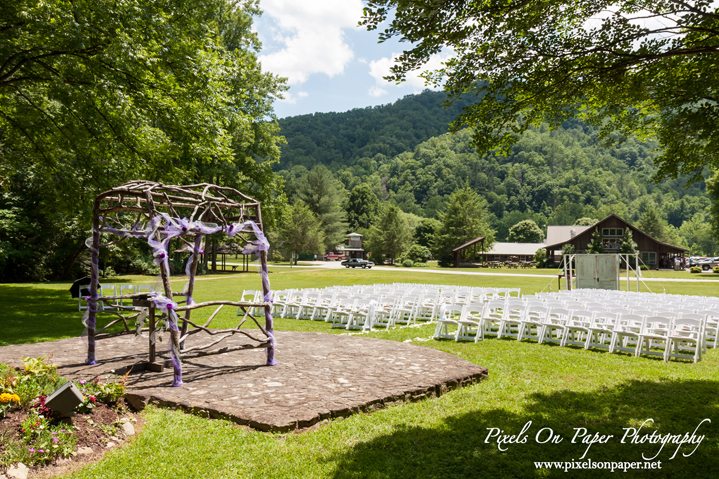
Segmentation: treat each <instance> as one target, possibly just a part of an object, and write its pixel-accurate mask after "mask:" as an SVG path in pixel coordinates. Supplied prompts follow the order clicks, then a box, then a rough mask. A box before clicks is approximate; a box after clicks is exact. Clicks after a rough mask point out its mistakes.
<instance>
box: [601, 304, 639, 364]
mask: <svg viewBox="0 0 719 479" xmlns="http://www.w3.org/2000/svg"><path fill="white" fill-rule="evenodd" d="M643 321H644V318H643V317H641V316H639V315H636V314H620V315H619V317H618V318H617V321H616V323H615V325H614V331H612V342H611V344H610V345H609V352H610V353H613V352H615V351H623V352H625V353H633V354H634V355H635V356H636V355H637V352H638V350H639V334H640V333H641V330H642V322H643Z"/></svg>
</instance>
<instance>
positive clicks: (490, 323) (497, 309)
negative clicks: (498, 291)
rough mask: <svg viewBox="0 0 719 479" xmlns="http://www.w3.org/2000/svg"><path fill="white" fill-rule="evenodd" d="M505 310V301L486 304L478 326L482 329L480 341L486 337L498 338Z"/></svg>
mask: <svg viewBox="0 0 719 479" xmlns="http://www.w3.org/2000/svg"><path fill="white" fill-rule="evenodd" d="M505 308H506V307H505V301H504V300H503V299H493V300H490V301H489V302H488V303H487V306H486V307H485V308H484V312H483V313H482V321H481V322H480V325H479V326H480V328H481V329H482V332H481V335H482V336H481V338H482V339H484V338H485V337H487V336H499V331H500V327H501V325H502V320H503V319H504V310H505Z"/></svg>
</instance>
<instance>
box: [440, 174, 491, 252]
mask: <svg viewBox="0 0 719 479" xmlns="http://www.w3.org/2000/svg"><path fill="white" fill-rule="evenodd" d="M488 216H489V212H488V211H487V202H486V201H484V199H482V198H480V196H479V195H478V194H477V192H476V191H474V190H473V189H471V188H470V187H469V186H464V187H463V188H460V189H458V190H456V191H455V192H454V193H452V195H451V196H450V197H449V204H448V205H447V209H446V210H445V211H444V212H443V213H441V214H440V222H441V225H440V227H439V230H438V231H437V233H436V234H435V235H434V239H433V241H432V249H433V253H434V257H435V258H437V259H439V261H440V264H442V265H449V264H451V262H452V250H453V249H454V248H456V247H457V246H461V245H463V244H464V243H466V242H468V241H471V240H473V239H475V238H477V237H479V236H484V237H485V240H484V247H485V249H486V250H490V249H491V248H492V246H493V245H494V230H493V229H492V228H490V226H489V223H488Z"/></svg>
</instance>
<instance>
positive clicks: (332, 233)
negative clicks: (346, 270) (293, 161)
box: [297, 165, 347, 250]
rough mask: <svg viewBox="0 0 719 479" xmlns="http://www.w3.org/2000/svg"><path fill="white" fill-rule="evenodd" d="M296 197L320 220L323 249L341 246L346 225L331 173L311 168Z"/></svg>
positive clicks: (319, 166)
mask: <svg viewBox="0 0 719 479" xmlns="http://www.w3.org/2000/svg"><path fill="white" fill-rule="evenodd" d="M297 196H298V197H299V198H300V199H301V200H302V201H304V202H305V203H306V204H307V206H308V207H309V209H310V210H311V211H312V212H313V213H314V214H315V215H316V216H317V219H319V220H320V223H321V224H322V232H323V233H324V237H325V240H324V246H325V249H326V250H334V249H335V246H337V245H338V244H342V243H343V242H344V240H345V234H346V233H347V223H345V213H344V211H343V210H342V208H341V206H340V205H341V204H342V195H341V193H340V189H339V187H338V184H337V180H335V178H334V176H332V172H330V170H328V169H327V167H325V166H323V165H317V166H315V167H314V168H312V170H310V171H309V173H307V176H306V177H305V178H304V181H303V182H302V183H300V185H299V188H298V191H297Z"/></svg>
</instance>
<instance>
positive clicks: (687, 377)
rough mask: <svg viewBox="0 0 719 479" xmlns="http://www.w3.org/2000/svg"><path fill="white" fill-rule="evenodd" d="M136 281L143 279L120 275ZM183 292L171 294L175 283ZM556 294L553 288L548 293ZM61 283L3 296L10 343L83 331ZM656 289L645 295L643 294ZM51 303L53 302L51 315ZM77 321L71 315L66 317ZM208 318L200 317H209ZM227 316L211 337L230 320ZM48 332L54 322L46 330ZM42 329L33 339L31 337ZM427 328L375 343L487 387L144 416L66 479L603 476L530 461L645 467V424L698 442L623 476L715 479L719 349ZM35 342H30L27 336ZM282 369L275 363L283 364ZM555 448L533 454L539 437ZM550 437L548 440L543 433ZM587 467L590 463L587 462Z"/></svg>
mask: <svg viewBox="0 0 719 479" xmlns="http://www.w3.org/2000/svg"><path fill="white" fill-rule="evenodd" d="M125 279H126V280H128V281H129V280H133V281H137V280H138V279H139V278H125ZM271 280H272V285H273V287H274V288H286V287H292V286H297V287H310V286H316V287H322V286H326V285H329V284H356V283H363V284H371V283H378V282H381V283H385V282H425V283H445V284H461V285H464V284H467V285H475V286H507V287H508V286H519V287H521V288H522V291H523V292H525V293H531V292H534V291H539V290H541V289H542V288H544V287H545V286H546V285H547V282H548V278H545V277H541V278H501V277H488V276H456V275H455V276H452V275H438V274H425V275H422V274H421V272H419V271H418V272H416V273H415V272H412V273H403V272H399V271H395V272H392V273H389V272H383V271H375V270H371V271H359V270H358V271H345V270H338V271H300V270H294V271H292V272H290V271H287V272H285V271H282V272H275V273H273V274H271ZM181 284H182V283H180V285H181ZM555 284H556V283H555ZM67 286H68V285H15V286H5V285H3V286H0V301H2V304H4V305H8V306H10V308H7V307H6V308H5V312H4V320H3V324H4V325H8V326H12V327H10V328H5V329H6V331H9V332H10V333H11V335H10V336H6V335H5V334H3V336H2V341H4V342H5V343H6V344H8V343H19V342H29V341H31V340H32V341H38V340H49V339H57V338H60V337H67V336H73V335H77V334H79V332H80V331H81V329H82V328H81V326H80V325H79V313H78V312H77V311H76V306H75V303H73V302H71V301H70V300H69V299H67V297H68V296H69V295H68V294H67V293H66V291H65V289H66V288H67ZM257 286H259V277H258V276H257V275H247V274H245V275H234V276H226V277H223V278H222V279H220V280H218V279H210V278H206V279H203V281H199V282H198V291H197V295H196V299H198V300H204V299H210V298H228V297H232V296H233V294H236V292H237V291H238V290H240V289H250V288H254V287H257ZM651 286H652V287H653V286H654V284H652V285H651ZM670 286H671V288H672V291H671V292H677V293H685V294H706V295H717V294H719V288H717V287H716V286H712V285H711V284H702V283H671V285H670ZM47 303H50V304H47ZM73 310H74V311H73ZM207 314H209V312H208V313H207ZM234 314H235V312H234V311H229V310H228V311H224V312H223V315H222V316H221V317H220V318H219V320H220V321H219V324H217V326H226V325H230V324H231V323H232V321H235V320H236V316H234ZM45 323H49V324H45ZM276 328H277V329H286V330H311V331H326V332H334V333H339V332H341V331H340V330H335V331H330V329H329V326H328V325H327V324H326V323H322V322H309V321H296V320H290V319H285V320H277V321H276ZM38 331H41V332H38ZM432 332H433V326H432V325H424V326H422V327H418V328H401V329H396V330H391V331H380V332H376V333H372V335H373V336H374V337H377V338H382V339H389V340H395V341H404V340H407V339H412V340H413V341H414V342H415V343H416V344H418V345H421V346H425V347H433V348H436V349H440V350H443V351H446V352H448V353H451V354H454V355H457V356H459V357H462V358H464V359H467V360H469V361H471V362H474V363H476V364H480V365H483V366H486V367H487V368H489V372H490V376H489V379H488V380H486V381H483V382H482V383H480V384H477V385H474V386H471V387H467V388H463V389H461V390H456V391H452V392H450V393H449V394H446V395H445V396H443V397H441V398H438V399H430V400H424V401H420V402H418V403H413V404H405V405H400V406H395V407H391V408H388V409H386V410H383V411H378V412H375V413H372V414H359V415H356V416H353V417H350V418H347V419H343V420H334V421H330V422H328V423H327V424H324V425H322V426H321V427H318V428H316V429H314V430H312V431H308V432H304V433H301V434H265V433H259V432H254V431H247V430H245V429H243V428H240V427H238V426H235V425H233V424H231V423H229V422H226V421H219V420H207V419H203V418H200V417H196V416H192V415H188V414H184V413H180V412H177V411H172V410H167V409H160V408H149V409H148V410H147V411H146V413H145V419H146V421H147V423H146V425H145V428H144V430H143V431H142V433H141V434H140V435H139V436H138V437H137V438H135V439H134V440H133V441H132V442H131V443H130V444H128V445H127V446H126V447H124V448H123V449H121V450H115V451H112V452H111V453H109V454H108V455H107V456H106V457H105V458H104V459H103V460H102V461H100V462H99V463H97V464H94V465H89V466H86V467H84V468H82V469H80V470H79V471H77V472H76V473H74V474H72V475H71V476H70V477H73V478H125V477H127V478H136V477H143V478H145V477H147V478H150V477H152V478H206V477H213V478H231V477H239V478H245V477H282V478H295V477H296V478H305V477H309V478H314V477H317V478H324V477H332V478H398V479H399V478H414V477H417V478H450V477H458V478H465V477H466V478H475V477H487V478H495V477H501V478H504V477H507V478H510V477H513V478H525V477H527V478H529V477H566V476H567V475H571V476H572V477H582V478H583V477H607V476H610V475H611V474H610V473H609V472H608V471H604V470H598V471H580V470H574V471H570V472H568V473H565V472H564V471H563V470H561V471H560V470H551V471H550V470H546V469H545V470H536V469H535V467H534V462H535V461H571V460H572V459H576V460H579V459H580V457H581V456H582V454H583V453H584V450H585V449H586V445H582V444H572V443H571V439H572V437H573V435H574V433H575V429H574V428H580V427H583V428H586V429H587V430H588V431H589V432H590V433H592V434H593V433H595V432H598V433H600V434H612V435H614V438H613V439H612V440H610V441H609V442H608V443H607V444H595V445H593V446H592V447H591V448H590V449H589V453H588V455H587V456H586V457H588V458H591V459H592V460H593V461H641V460H642V454H645V455H647V456H648V457H651V456H653V455H654V454H655V453H656V451H658V449H659V448H658V446H657V445H651V444H621V443H620V439H621V437H622V435H623V434H624V429H623V428H628V427H638V426H639V425H640V424H641V423H642V422H644V421H645V420H646V419H649V418H651V419H653V420H654V421H655V422H654V423H653V426H652V427H650V428H649V429H648V432H650V433H651V431H652V430H654V429H656V430H657V431H658V432H660V433H663V434H665V433H672V434H684V433H686V432H688V433H691V432H692V431H694V429H695V428H696V426H697V425H698V424H699V423H700V422H701V421H702V420H703V419H705V418H709V419H711V420H712V423H711V424H704V425H703V426H702V427H701V429H700V431H699V432H698V434H705V435H706V439H704V441H703V442H702V443H701V445H700V446H699V447H698V449H697V450H696V452H694V453H693V454H692V455H690V456H689V457H684V456H683V454H682V453H686V454H689V452H691V448H689V449H683V450H682V452H680V453H679V454H678V455H677V456H676V457H675V458H674V459H669V458H670V457H671V456H672V454H673V453H674V450H675V449H676V447H668V446H667V447H666V448H665V450H664V451H662V453H661V454H660V455H659V456H658V458H657V459H659V460H661V461H662V469H659V470H654V471H651V473H649V472H648V471H628V472H626V473H615V474H621V475H622V477H650V476H651V477H666V478H675V477H700V478H713V477H717V476H716V471H718V470H719V377H718V376H719V375H718V373H717V371H718V370H719V369H718V368H717V366H719V364H718V363H719V351H718V350H711V351H709V353H708V354H707V355H706V356H705V358H704V360H703V361H702V362H700V363H698V364H691V363H687V362H671V363H664V362H662V361H658V360H653V359H647V358H634V357H630V356H628V355H622V354H612V355H610V354H608V353H606V352H600V351H585V350H583V349H575V348H560V347H555V346H548V345H538V344H535V343H532V342H523V343H518V342H516V341H511V340H495V339H489V340H486V341H484V342H482V343H479V344H473V343H459V344H458V343H454V342H453V341H441V342H436V341H423V342H420V341H417V339H416V338H428V337H429V336H431V334H432ZM32 338H36V339H32ZM279 359H280V360H282V357H281V356H280V358H279ZM528 421H532V424H531V426H530V429H529V436H528V440H527V442H526V443H524V444H510V445H508V446H507V447H508V450H507V451H506V452H500V451H499V450H498V448H497V445H496V441H492V440H490V441H489V442H485V439H486V437H487V434H488V430H487V428H500V429H502V430H503V431H504V432H505V433H506V434H518V433H519V432H520V430H521V429H522V427H523V426H524V425H525V424H526V423H527V422H528ZM545 427H547V428H551V429H552V430H553V431H554V433H555V434H558V435H561V436H562V437H563V438H564V439H563V441H562V442H560V443H558V444H545V445H541V444H537V443H536V442H535V435H536V433H537V431H539V429H540V428H545ZM545 433H546V431H545ZM585 459H586V458H585Z"/></svg>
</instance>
